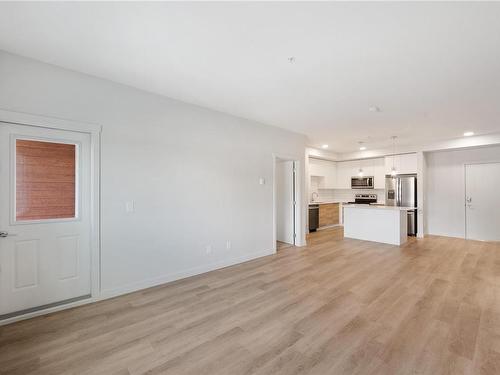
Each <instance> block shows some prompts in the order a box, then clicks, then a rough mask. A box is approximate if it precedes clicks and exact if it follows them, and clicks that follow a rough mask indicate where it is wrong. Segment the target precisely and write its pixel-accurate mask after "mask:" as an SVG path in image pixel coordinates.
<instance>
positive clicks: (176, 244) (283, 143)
mask: <svg viewBox="0 0 500 375" xmlns="http://www.w3.org/2000/svg"><path fill="white" fill-rule="evenodd" d="M0 108H2V109H6V110H12V111H19V112H27V113H31V114H39V115H44V116H51V117H59V118H65V119H71V120H76V121H84V122H90V123H97V124H100V125H102V126H103V132H102V171H101V173H102V180H101V182H102V186H101V199H102V206H101V210H102V219H101V223H102V232H101V235H102V249H101V250H102V289H103V290H104V295H113V294H117V293H121V292H124V291H128V290H132V289H136V288H142V287H146V286H149V285H153V284H155V283H161V282H165V281H169V280H172V279H176V278H179V277H182V276H186V275H190V274H196V273H200V272H204V271H207V270H209V269H214V268H217V267H220V266H224V265H228V264H233V263H237V262H240V261H243V260H247V259H251V258H255V257H259V256H262V255H265V254H271V253H272V252H273V247H274V244H273V237H274V234H273V181H272V178H273V163H274V161H273V154H282V155H289V156H291V157H293V158H295V159H297V160H301V165H302V166H303V165H304V159H305V142H306V139H305V137H304V136H302V135H299V134H295V133H292V132H288V131H285V130H281V129H278V128H275V127H270V126H265V125H261V124H258V123H255V122H252V121H248V120H244V119H240V118H236V117H233V116H230V115H226V114H223V113H220V112H215V111H211V110H208V109H204V108H201V107H197V106H193V105H189V104H186V103H182V102H179V101H175V100H171V99H168V98H164V97H161V96H157V95H153V94H149V93H146V92H143V91H140V90H136V89H133V88H130V87H127V86H123V85H119V84H115V83H112V82H109V81H105V80H101V79H98V78H94V77H90V76H86V75H83V74H79V73H75V72H71V71H67V70H64V69H60V68H58V67H54V66H51V65H47V64H43V63H39V62H36V61H33V60H29V59H25V58H21V57H18V56H14V55H10V54H6V53H3V52H0ZM302 166H299V168H300V169H302V170H303V168H302ZM260 177H264V178H265V180H266V183H265V184H264V185H259V178H260ZM301 191H302V192H304V191H305V185H304V182H303V181H302V186H301ZM301 198H302V200H303V201H304V209H303V212H302V217H301V220H302V223H305V212H306V209H307V207H305V199H306V197H305V196H304V195H303V196H302V197H301ZM130 200H134V201H135V209H136V212H135V213H132V214H127V213H126V212H125V205H124V202H125V201H130ZM302 226H303V227H304V228H305V225H302ZM228 240H229V241H231V244H232V248H231V249H230V250H227V249H226V241H228ZM207 245H211V246H212V253H211V254H207V253H206V250H205V249H206V246H207Z"/></svg>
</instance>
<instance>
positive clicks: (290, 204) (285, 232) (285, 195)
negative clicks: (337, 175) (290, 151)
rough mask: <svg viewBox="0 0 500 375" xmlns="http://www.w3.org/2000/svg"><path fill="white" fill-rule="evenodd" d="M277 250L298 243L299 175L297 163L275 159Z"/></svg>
mask: <svg viewBox="0 0 500 375" xmlns="http://www.w3.org/2000/svg"><path fill="white" fill-rule="evenodd" d="M274 176H275V185H274V186H275V219H276V233H275V236H276V250H277V251H279V250H283V249H286V248H289V247H292V246H295V245H296V244H297V243H296V241H297V229H296V227H297V216H298V215H297V175H296V161H295V160H289V159H283V158H278V157H277V158H276V159H275V174H274Z"/></svg>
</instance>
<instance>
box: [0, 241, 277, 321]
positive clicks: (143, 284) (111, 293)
mask: <svg viewBox="0 0 500 375" xmlns="http://www.w3.org/2000/svg"><path fill="white" fill-rule="evenodd" d="M273 254H276V252H275V251H274V250H267V251H262V252H259V253H252V254H248V255H244V256H241V257H237V258H231V259H225V260H222V261H219V262H214V263H210V264H207V265H203V266H199V267H193V268H190V269H187V270H184V271H181V272H176V273H172V274H168V275H163V276H160V277H156V278H152V279H147V280H142V281H139V282H136V283H132V284H128V285H125V286H122V287H119V288H114V289H107V290H103V291H101V292H100V294H99V295H98V296H92V297H91V298H89V299H85V300H81V301H77V302H72V303H68V304H65V305H59V306H55V307H51V308H47V309H44V310H38V311H34V312H30V313H27V314H23V315H18V316H15V317H12V318H8V319H4V320H0V326H2V325H6V324H10V323H14V322H18V321H21V320H25V319H30V318H34V317H36V316H40V315H46V314H49V313H53V312H56V311H61V310H66V309H70V308H73V307H77V306H82V305H86V304H89V303H94V302H98V301H101V300H105V299H108V298H113V297H117V296H120V295H123V294H128V293H132V292H135V291H138V290H142V289H147V288H151V287H153V286H157V285H161V284H166V283H169V282H172V281H177V280H180V279H184V278H186V277H190V276H195V275H200V274H202V273H206V272H210V271H214V270H217V269H220V268H224V267H229V266H234V265H236V264H240V263H244V262H248V261H250V260H254V259H257V258H261V257H264V256H268V255H273Z"/></svg>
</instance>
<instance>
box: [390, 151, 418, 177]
mask: <svg viewBox="0 0 500 375" xmlns="http://www.w3.org/2000/svg"><path fill="white" fill-rule="evenodd" d="M393 165H394V167H395V168H396V173H397V174H413V173H417V154H403V155H394V156H386V157H385V174H391V170H392V166H393Z"/></svg>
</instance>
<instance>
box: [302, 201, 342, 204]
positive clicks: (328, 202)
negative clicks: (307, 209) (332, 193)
mask: <svg viewBox="0 0 500 375" xmlns="http://www.w3.org/2000/svg"><path fill="white" fill-rule="evenodd" d="M332 203H347V202H346V201H345V200H343V201H339V200H336V201H321V202H309V204H332Z"/></svg>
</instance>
